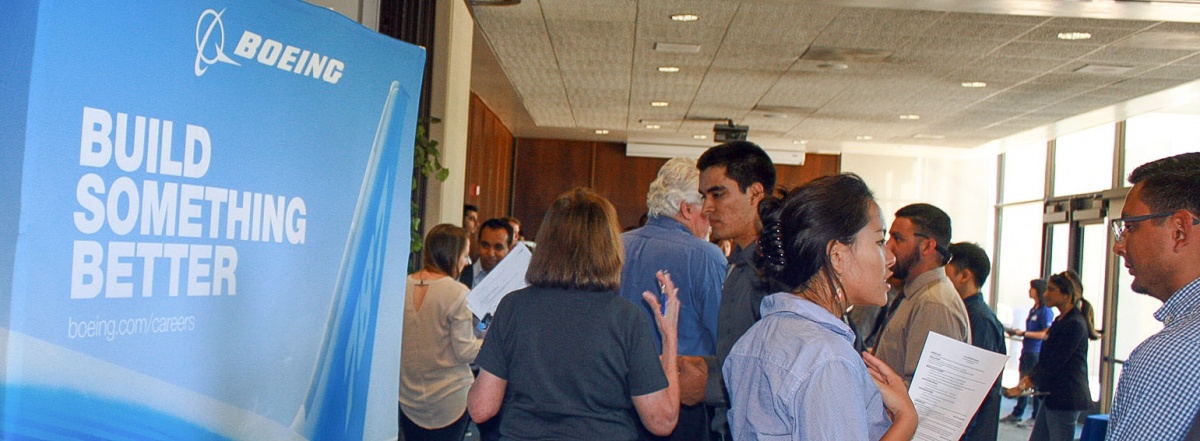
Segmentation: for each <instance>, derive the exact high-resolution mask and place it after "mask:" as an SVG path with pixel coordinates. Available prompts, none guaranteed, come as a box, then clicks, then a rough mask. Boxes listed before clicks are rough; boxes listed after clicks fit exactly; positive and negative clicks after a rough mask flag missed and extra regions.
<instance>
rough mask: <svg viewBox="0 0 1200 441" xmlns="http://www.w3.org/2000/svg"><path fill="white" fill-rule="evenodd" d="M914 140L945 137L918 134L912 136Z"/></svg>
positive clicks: (941, 137) (944, 136) (942, 136)
mask: <svg viewBox="0 0 1200 441" xmlns="http://www.w3.org/2000/svg"><path fill="white" fill-rule="evenodd" d="M913 138H915V139H946V135H931V134H928V133H918V134H916V135H913Z"/></svg>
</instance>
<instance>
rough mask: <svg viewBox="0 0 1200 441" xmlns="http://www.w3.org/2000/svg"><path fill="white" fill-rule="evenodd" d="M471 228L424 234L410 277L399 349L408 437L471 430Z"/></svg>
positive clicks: (412, 440)
mask: <svg viewBox="0 0 1200 441" xmlns="http://www.w3.org/2000/svg"><path fill="white" fill-rule="evenodd" d="M470 248H471V247H470V239H469V238H468V236H467V230H465V229H463V228H459V227H456V226H454V225H450V224H441V225H437V226H435V227H433V228H432V229H430V230H429V233H428V234H426V235H425V247H424V249H423V251H422V252H421V270H420V271H418V272H416V273H414V274H410V275H409V276H408V286H407V288H406V291H405V294H406V295H405V298H404V336H403V345H402V346H401V350H400V428H401V430H402V432H403V434H404V439H405V440H408V441H418V440H454V441H460V440H462V438H463V434H465V433H466V430H467V413H466V410H467V391H468V390H469V389H470V387H471V383H472V382H473V381H474V376H473V375H472V374H471V366H470V363H471V361H472V360H474V359H475V354H478V353H479V345H480V341H479V340H477V339H476V338H475V334H474V333H473V332H472V328H473V325H472V317H471V311H469V310H468V309H467V291H468V289H467V287H466V286H465V285H463V284H461V283H459V282H458V280H457V279H458V275H459V273H461V272H462V269H463V268H464V267H466V266H467V264H468V263H470V260H468V258H467V251H468V249H470Z"/></svg>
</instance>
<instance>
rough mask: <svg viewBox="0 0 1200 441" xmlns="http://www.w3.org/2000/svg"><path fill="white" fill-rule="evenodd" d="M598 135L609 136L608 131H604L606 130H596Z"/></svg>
mask: <svg viewBox="0 0 1200 441" xmlns="http://www.w3.org/2000/svg"><path fill="white" fill-rule="evenodd" d="M596 134H597V135H607V134H608V130H604V129H596Z"/></svg>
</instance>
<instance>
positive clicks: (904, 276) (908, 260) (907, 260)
mask: <svg viewBox="0 0 1200 441" xmlns="http://www.w3.org/2000/svg"><path fill="white" fill-rule="evenodd" d="M919 257H920V256H918V255H917V254H916V253H912V254H909V255H907V256H904V258H903V259H902V258H900V256H896V263H895V264H892V277H895V278H897V279H900V280H908V272H909V270H911V269H912V267H913V266H914V265H916V264H917V259H918V258H919Z"/></svg>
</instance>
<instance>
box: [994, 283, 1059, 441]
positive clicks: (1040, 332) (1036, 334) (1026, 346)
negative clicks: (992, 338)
mask: <svg viewBox="0 0 1200 441" xmlns="http://www.w3.org/2000/svg"><path fill="white" fill-rule="evenodd" d="M1045 295H1046V281H1045V280H1042V279H1033V280H1030V281H1029V298H1030V299H1032V300H1033V307H1032V308H1029V315H1028V316H1027V317H1026V318H1025V330H1024V331H1022V330H1020V329H1011V328H1010V329H1006V330H1005V332H1007V333H1008V335H1016V336H1020V337H1023V338H1024V340H1023V341H1022V342H1021V360H1020V365H1018V367H1017V370H1018V371H1019V372H1020V373H1021V376H1022V377H1024V376H1027V375H1029V372H1030V371H1032V370H1033V367H1034V366H1035V365H1037V362H1038V354H1039V353H1040V352H1041V350H1042V340H1045V339H1046V330H1047V329H1049V328H1050V321H1051V320H1054V311H1051V310H1050V307H1049V306H1046V300H1045ZM1029 401H1033V411H1032V412H1030V414H1029V420H1028V421H1021V417H1022V416H1023V415H1024V414H1025V404H1026V403H1028V402H1029ZM1041 404H1042V400H1041V398H1030V397H1029V396H1028V395H1021V396H1019V397H1017V404H1016V405H1014V406H1013V410H1012V414H1011V415H1009V416H1007V417H1005V418H1004V419H1003V420H1002V421H1005V422H1010V423H1017V425H1018V426H1019V427H1029V426H1032V425H1033V421H1034V418H1037V413H1038V407H1041Z"/></svg>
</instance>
